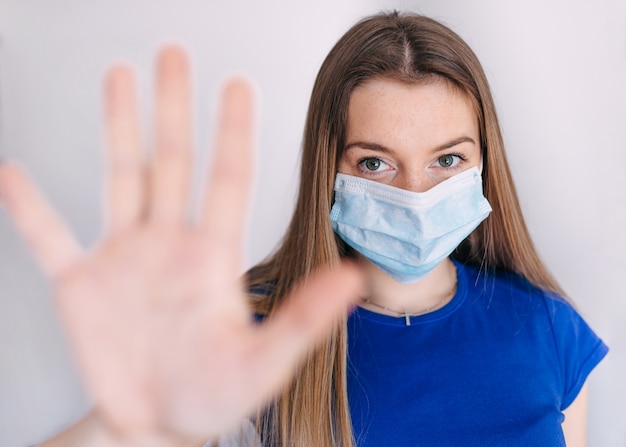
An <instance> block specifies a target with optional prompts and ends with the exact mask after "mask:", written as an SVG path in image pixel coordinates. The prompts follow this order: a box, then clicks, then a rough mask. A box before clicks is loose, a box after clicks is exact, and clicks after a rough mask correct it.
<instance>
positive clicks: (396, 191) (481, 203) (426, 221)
mask: <svg viewBox="0 0 626 447" xmlns="http://www.w3.org/2000/svg"><path fill="white" fill-rule="evenodd" d="M490 212H491V206H490V205H489V202H487V199H486V198H485V197H484V196H483V191H482V179H481V176H480V172H479V170H478V168H475V167H474V168H471V169H467V170H465V171H463V172H461V173H460V174H457V175H455V176H454V177H450V178H449V179H447V180H445V181H443V182H441V183H439V184H438V185H436V186H434V187H433V188H431V189H429V190H428V191H426V192H421V193H418V192H411V191H406V190H404V189H400V188H395V187H393V186H389V185H385V184H382V183H379V182H375V181H373V180H367V179H364V178H361V177H353V176H351V175H346V174H337V178H336V180H335V203H334V204H333V207H332V210H331V213H330V218H331V221H332V225H333V230H334V231H335V233H337V234H338V235H339V236H340V237H341V239H343V240H344V242H346V243H347V244H348V245H349V246H350V247H352V248H354V249H355V250H356V251H358V252H359V253H361V254H362V255H363V256H365V257H366V258H367V259H369V260H370V261H371V262H372V263H373V264H374V265H376V266H378V267H379V268H380V269H381V270H383V271H384V272H385V273H387V274H388V275H389V276H391V277H392V278H394V279H395V280H396V281H398V282H400V283H405V284H406V283H413V282H416V281H419V280H420V279H422V278H423V277H424V276H426V275H427V274H428V273H430V272H431V271H432V270H433V269H434V268H435V267H437V265H439V264H440V263H441V262H442V261H443V260H444V259H445V258H447V257H448V256H449V255H450V253H452V252H453V251H454V249H456V247H457V246H458V245H459V244H460V243H461V242H462V241H463V239H465V238H466V237H467V236H468V235H469V234H470V233H471V232H472V231H474V229H476V227H478V225H479V224H480V223H481V222H482V221H483V220H484V219H485V218H486V217H487V216H488V215H489V213H490Z"/></svg>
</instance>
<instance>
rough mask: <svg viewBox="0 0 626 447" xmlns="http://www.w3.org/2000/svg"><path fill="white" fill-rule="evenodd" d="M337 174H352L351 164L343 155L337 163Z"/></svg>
mask: <svg viewBox="0 0 626 447" xmlns="http://www.w3.org/2000/svg"><path fill="white" fill-rule="evenodd" d="M337 172H340V173H342V174H350V173H351V172H352V163H351V161H350V160H349V159H348V157H346V155H345V154H344V155H342V156H341V158H340V159H339V162H338V163H337Z"/></svg>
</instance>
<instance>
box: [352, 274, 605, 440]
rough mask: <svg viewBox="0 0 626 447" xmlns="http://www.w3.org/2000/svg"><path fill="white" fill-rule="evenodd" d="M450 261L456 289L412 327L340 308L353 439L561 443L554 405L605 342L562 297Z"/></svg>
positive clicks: (567, 400) (577, 385) (568, 395)
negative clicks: (347, 314)
mask: <svg viewBox="0 0 626 447" xmlns="http://www.w3.org/2000/svg"><path fill="white" fill-rule="evenodd" d="M456 265H457V270H458V281H459V282H458V290H457V293H456V295H455V297H454V298H453V299H452V301H451V302H450V303H448V304H447V305H446V306H445V307H443V308H442V309H439V310H437V311H435V312H432V313H430V314H426V315H422V316H418V317H413V318H411V326H406V324H405V320H404V318H396V317H390V316H385V315H381V314H378V313H374V312H370V311H368V310H366V309H363V308H357V309H356V310H355V312H354V313H353V314H352V315H351V316H350V318H349V320H348V340H349V347H348V393H349V401H350V410H351V413H352V423H353V426H354V435H355V438H356V441H357V446H358V447H384V446H393V447H403V446H411V447H414V446H442V447H444V446H455V447H458V446H480V447H488V446H499V447H501V446H507V447H512V446H524V447H528V446H550V447H553V446H564V445H565V442H564V439H563V433H562V430H561V422H562V421H563V414H562V410H564V409H565V408H567V406H568V405H570V404H571V403H572V402H573V400H574V399H575V397H576V395H577V394H578V392H579V391H580V389H581V387H582V386H583V384H584V382H585V379H586V378H587V376H588V374H589V373H590V372H591V370H592V369H593V368H594V367H595V366H596V365H597V364H598V363H599V362H600V360H601V359H602V358H603V357H604V356H605V355H606V353H607V351H608V348H607V347H606V346H605V345H604V344H603V343H602V341H601V340H600V339H599V338H598V337H597V336H596V335H595V334H594V333H593V331H592V330H591V329H590V328H589V326H588V325H587V324H586V323H585V322H584V321H583V319H582V318H581V317H580V316H579V315H578V313H577V312H576V311H575V310H574V309H573V308H572V306H571V305H570V304H568V303H567V302H565V301H564V300H563V299H562V298H560V297H558V296H552V295H548V294H546V293H544V292H542V291H540V290H538V289H537V288H536V287H534V286H532V285H531V284H529V283H528V282H527V281H526V280H524V279H522V278H520V277H519V276H516V275H513V274H509V273H501V274H497V275H493V276H486V275H485V274H484V272H483V273H482V274H479V272H478V270H477V269H475V268H473V267H466V266H462V265H460V264H459V263H456Z"/></svg>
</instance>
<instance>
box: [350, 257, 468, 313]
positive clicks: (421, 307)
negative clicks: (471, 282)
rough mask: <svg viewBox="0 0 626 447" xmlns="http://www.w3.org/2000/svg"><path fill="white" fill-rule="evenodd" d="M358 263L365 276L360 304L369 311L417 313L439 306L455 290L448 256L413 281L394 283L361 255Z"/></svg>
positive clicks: (454, 280) (447, 300) (430, 310)
mask: <svg viewBox="0 0 626 447" xmlns="http://www.w3.org/2000/svg"><path fill="white" fill-rule="evenodd" d="M360 262H361V264H362V265H363V268H364V269H365V271H366V274H367V278H368V289H367V291H368V292H367V295H366V296H364V297H363V298H364V302H363V304H362V306H363V307H365V308H366V309H368V310H371V311H373V312H377V313H382V314H386V315H391V316H399V314H410V315H421V314H425V313H428V312H432V311H434V310H437V309H439V308H441V307H443V306H444V305H445V304H446V303H448V302H449V301H450V300H451V299H452V297H453V296H454V294H455V293H456V281H457V276H456V268H455V266H454V264H453V263H452V261H451V260H450V259H449V258H446V259H445V260H444V261H443V262H442V263H441V264H439V265H438V266H437V267H435V269H433V271H431V272H430V273H429V274H428V275H426V276H425V277H424V278H422V279H421V280H419V281H418V282H416V283H413V284H401V283H399V282H397V281H396V280H395V279H393V278H391V277H390V276H388V275H387V274H386V273H384V272H383V271H382V270H380V269H379V268H378V267H376V266H375V265H374V264H372V263H371V262H369V261H368V260H366V259H365V258H361V260H360Z"/></svg>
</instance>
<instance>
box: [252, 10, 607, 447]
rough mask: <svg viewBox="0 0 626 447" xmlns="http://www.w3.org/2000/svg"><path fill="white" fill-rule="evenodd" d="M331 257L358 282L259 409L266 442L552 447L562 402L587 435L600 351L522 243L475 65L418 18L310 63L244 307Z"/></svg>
mask: <svg viewBox="0 0 626 447" xmlns="http://www.w3.org/2000/svg"><path fill="white" fill-rule="evenodd" d="M481 177H482V181H481ZM483 192H484V197H483ZM483 219H484V220H483ZM333 230H334V231H333ZM340 258H352V259H355V260H357V262H359V264H360V265H361V266H362V267H363V270H364V271H365V272H366V276H367V291H366V292H365V293H364V295H363V296H362V297H361V299H362V302H361V303H359V307H358V308H357V310H356V311H355V312H354V313H353V314H352V315H351V316H350V317H349V318H348V321H347V325H346V324H345V323H342V324H341V325H339V326H338V327H337V328H336V329H335V331H334V332H333V334H332V335H331V336H330V337H328V338H327V339H326V341H325V343H324V344H322V346H320V347H319V348H318V349H317V350H316V351H315V353H314V354H312V355H311V356H309V357H308V359H307V362H306V364H305V365H304V366H303V367H302V368H301V369H300V370H299V373H298V374H297V375H296V379H295V380H294V382H293V383H292V384H291V385H290V386H289V387H288V388H287V389H286V390H285V391H284V392H283V394H282V395H281V397H280V399H279V400H278V401H277V402H276V404H275V405H273V406H272V407H270V409H269V410H267V411H264V412H262V413H261V418H260V420H261V421H262V424H261V433H262V434H263V435H265V436H266V439H268V440H269V442H268V444H269V445H283V444H284V443H287V444H288V443H292V444H289V445H345V446H348V445H351V443H352V440H353V438H354V439H355V440H356V444H357V445H361V446H381V445H393V446H400V445H407V446H409V445H455V446H456V445H480V446H487V445H507V446H512V445H520V446H522V445H551V446H554V445H563V434H562V424H561V423H562V421H563V416H562V413H561V412H565V413H566V419H565V420H566V422H565V423H564V425H563V428H564V430H565V437H566V439H567V441H568V445H583V443H584V435H585V420H584V414H585V406H586V403H585V399H586V398H585V392H584V391H583V392H582V393H580V391H581V390H583V389H584V383H585V379H586V377H587V374H588V373H589V372H590V371H591V369H592V368H593V367H594V366H595V365H596V364H597V363H598V362H599V361H600V360H601V358H602V357H603V356H604V354H605V353H606V347H605V346H604V345H603V344H602V342H601V341H600V340H599V339H598V338H597V337H596V336H595V335H594V334H593V332H591V330H590V329H589V328H588V327H587V325H586V324H585V323H584V322H583V321H582V320H581V319H580V317H579V316H578V315H577V314H576V312H575V311H574V310H573V309H572V307H571V306H570V305H569V304H568V303H567V301H566V300H565V299H564V298H562V297H563V296H564V293H563V291H562V290H561V288H560V287H559V285H558V284H557V282H556V281H555V280H554V278H553V277H552V276H551V275H550V273H549V272H548V271H547V269H546V267H545V266H544V265H543V264H542V262H541V260H540V259H539V256H538V255H537V252H536V251H535V248H534V247H533V243H532V241H531V238H530V236H529V234H528V231H527V229H526V226H525V224H524V219H523V216H522V213H521V210H520V207H519V203H518V200H517V197H516V193H515V188H514V184H513V180H512V178H511V174H510V172H509V168H508V165H507V161H506V156H505V153H504V145H503V141H502V136H501V133H500V129H499V125H498V120H497V116H496V111H495V107H494V104H493V100H492V97H491V94H490V91H489V86H488V83H487V79H486V77H485V75H484V72H483V70H482V68H481V66H480V63H479V61H478V60H477V58H476V56H475V55H474V53H473V52H472V51H471V49H470V48H469V47H468V46H467V44H466V43H465V42H464V41H463V40H461V39H460V38H459V37H458V36H457V35H456V34H455V33H453V32H452V31H451V30H449V29H448V28H446V27H445V26H443V25H441V24H440V23H438V22H436V21H433V20H431V19H428V18H426V17H420V16H414V15H400V14H397V13H393V14H389V15H386V14H384V15H379V16H375V17H371V18H368V19H365V20H364V21H362V22H360V23H359V24H357V25H356V26H354V27H353V28H352V29H351V30H350V31H348V32H347V33H346V34H345V35H344V36H343V37H342V38H341V39H340V41H339V42H338V43H337V44H336V46H335V47H334V48H333V50H332V51H331V52H330V54H329V55H328V57H327V58H326V60H325V61H324V63H323V65H322V67H321V70H320V72H319V75H318V77H317V81H316V83H315V86H314V88H313V93H312V98H311V103H310V107H309V114H308V117H307V122H306V129H305V136H304V151H303V156H302V167H301V183H300V195H299V197H298V202H297V205H296V210H295V214H294V217H293V220H292V222H291V226H290V227H289V230H288V232H287V235H286V237H285V240H284V242H283V244H282V245H281V247H280V248H279V249H278V251H277V252H276V254H275V255H273V256H272V257H271V258H270V259H269V260H268V261H267V262H266V263H264V264H263V265H261V266H259V267H257V268H256V269H254V270H252V272H251V273H250V275H249V280H248V282H249V286H250V289H251V290H253V291H254V290H260V291H261V293H260V296H259V297H257V311H259V312H261V313H266V312H270V313H271V310H272V309H273V308H274V306H275V305H276V304H277V303H279V302H280V301H281V297H282V296H284V295H285V293H286V292H287V291H288V290H290V289H291V287H293V285H294V284H295V283H296V282H297V281H299V280H300V279H301V278H303V277H306V276H307V275H308V274H309V273H310V272H311V269H313V268H315V267H318V266H323V265H328V264H333V263H336V262H337V260H338V259H340ZM268 284H269V285H270V287H263V285H268ZM579 393H580V396H579V397H576V396H578V395H579ZM294 440H295V441H294ZM287 444H285V445H287Z"/></svg>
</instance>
